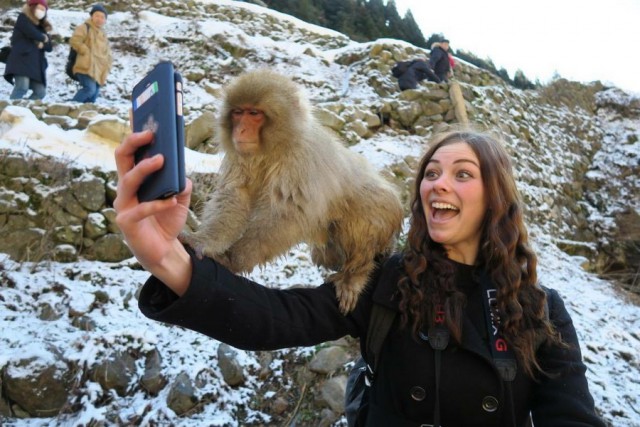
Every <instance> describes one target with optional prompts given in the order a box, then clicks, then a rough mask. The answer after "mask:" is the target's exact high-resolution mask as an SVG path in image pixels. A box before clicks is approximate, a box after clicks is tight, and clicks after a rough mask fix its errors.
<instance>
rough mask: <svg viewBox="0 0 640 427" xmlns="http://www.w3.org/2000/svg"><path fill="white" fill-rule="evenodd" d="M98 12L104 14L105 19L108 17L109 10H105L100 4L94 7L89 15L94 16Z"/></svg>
mask: <svg viewBox="0 0 640 427" xmlns="http://www.w3.org/2000/svg"><path fill="white" fill-rule="evenodd" d="M96 12H102V13H104V16H105V17H106V16H107V15H108V14H107V9H105V8H104V6H103V5H101V4H100V3H98V4H95V5H93V7H92V8H91V12H89V15H93V14H94V13H96Z"/></svg>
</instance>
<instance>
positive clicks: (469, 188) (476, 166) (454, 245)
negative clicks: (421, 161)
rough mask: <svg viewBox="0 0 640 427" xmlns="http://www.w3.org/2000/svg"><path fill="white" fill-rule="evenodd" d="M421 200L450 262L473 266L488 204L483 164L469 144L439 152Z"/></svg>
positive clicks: (426, 174) (431, 162)
mask: <svg viewBox="0 0 640 427" xmlns="http://www.w3.org/2000/svg"><path fill="white" fill-rule="evenodd" d="M420 199H421V201H422V208H423V210H424V213H425V217H426V218H425V219H426V221H427V229H428V230H429V236H430V237H431V239H432V240H433V241H435V242H438V243H440V244H442V245H443V246H444V248H445V249H446V250H447V255H448V257H449V258H450V259H452V260H454V261H458V262H461V263H464V264H473V263H474V262H475V259H476V256H477V254H478V247H479V245H480V237H481V235H482V222H483V219H484V217H485V211H486V208H487V203H486V200H485V190H484V184H483V181H482V174H481V172H480V161H479V160H478V156H476V154H475V153H474V151H473V150H472V149H471V147H470V146H469V145H468V144H467V143H465V142H464V141H459V142H454V143H451V144H447V145H444V146H442V147H440V148H438V149H437V150H436V152H435V153H434V154H433V156H432V157H431V159H430V160H429V163H427V167H426V169H425V172H424V176H423V177H422V182H421V184H420Z"/></svg>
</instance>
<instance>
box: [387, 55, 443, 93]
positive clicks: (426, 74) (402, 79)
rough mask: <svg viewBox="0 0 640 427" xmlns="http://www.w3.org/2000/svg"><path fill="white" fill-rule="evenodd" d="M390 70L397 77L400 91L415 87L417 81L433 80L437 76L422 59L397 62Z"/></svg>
mask: <svg viewBox="0 0 640 427" xmlns="http://www.w3.org/2000/svg"><path fill="white" fill-rule="evenodd" d="M391 72H392V74H393V75H394V76H395V77H397V78H398V86H399V87H400V90H401V91H405V90H407V89H415V88H417V87H418V83H419V82H421V81H422V80H425V79H429V80H432V81H433V80H434V79H436V78H437V77H436V76H435V75H434V74H433V71H432V70H431V69H430V68H429V65H428V64H427V61H425V60H424V59H414V60H412V61H402V62H398V63H397V64H396V65H395V66H394V67H393V68H392V70H391Z"/></svg>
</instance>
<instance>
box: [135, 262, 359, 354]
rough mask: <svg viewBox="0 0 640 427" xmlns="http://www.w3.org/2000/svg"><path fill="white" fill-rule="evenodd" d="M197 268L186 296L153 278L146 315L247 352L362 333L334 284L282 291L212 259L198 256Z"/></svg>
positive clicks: (143, 297) (143, 298)
mask: <svg viewBox="0 0 640 427" xmlns="http://www.w3.org/2000/svg"><path fill="white" fill-rule="evenodd" d="M192 265H193V273H192V277H191V282H190V285H189V288H188V289H187V291H186V293H185V294H184V295H182V297H178V296H176V295H175V294H174V293H173V292H172V291H171V290H169V289H168V288H167V287H166V286H165V285H164V284H163V283H162V282H160V281H159V280H158V279H157V278H155V277H151V278H149V280H148V281H147V282H146V283H145V285H144V286H143V288H142V291H141V293H140V298H139V302H138V305H139V308H140V310H141V311H142V313H143V314H144V315H145V316H147V317H149V318H151V319H154V320H158V321H161V322H165V323H169V324H173V325H178V326H182V327H185V328H188V329H192V330H194V331H197V332H201V333H203V334H205V335H208V336H210V337H212V338H215V339H217V340H219V341H222V342H225V343H227V344H229V345H232V346H234V347H236V348H240V349H244V350H274V349H278V348H285V347H297V346H310V345H315V344H319V343H322V342H325V341H330V340H335V339H338V338H340V337H343V336H345V335H347V334H350V335H352V336H357V335H358V328H357V326H356V322H355V320H354V317H353V316H352V315H348V316H343V315H342V314H341V313H340V310H339V306H338V301H337V298H336V294H335V288H334V286H333V285H332V284H331V283H325V284H323V285H321V286H318V287H311V288H303V287H300V288H294V289H287V290H282V289H275V288H268V287H265V286H262V285H260V284H257V283H255V282H252V281H250V280H248V279H246V278H243V277H240V276H237V275H234V274H232V273H231V272H229V270H227V269H226V268H224V267H222V266H220V265H219V264H217V263H216V262H215V261H213V260H212V259H209V258H204V259H202V260H199V259H197V258H196V257H194V256H193V255H192Z"/></svg>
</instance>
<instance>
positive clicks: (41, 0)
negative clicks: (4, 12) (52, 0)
mask: <svg viewBox="0 0 640 427" xmlns="http://www.w3.org/2000/svg"><path fill="white" fill-rule="evenodd" d="M39 4H40V5H42V6H44V8H45V9H47V10H48V9H49V5H48V4H47V0H29V1H28V2H27V5H28V6H37V5H39Z"/></svg>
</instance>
